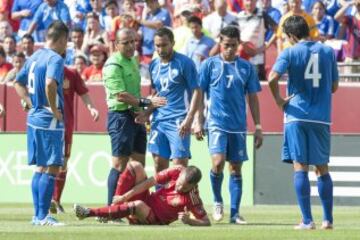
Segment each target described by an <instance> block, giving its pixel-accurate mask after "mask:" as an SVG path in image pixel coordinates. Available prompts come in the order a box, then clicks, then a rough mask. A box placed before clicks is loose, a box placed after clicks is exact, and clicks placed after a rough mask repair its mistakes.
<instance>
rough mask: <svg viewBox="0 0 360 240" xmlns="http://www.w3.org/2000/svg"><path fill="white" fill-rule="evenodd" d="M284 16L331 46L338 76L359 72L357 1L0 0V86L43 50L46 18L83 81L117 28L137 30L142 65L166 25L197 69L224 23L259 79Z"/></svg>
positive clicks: (280, 39) (93, 78)
mask: <svg viewBox="0 0 360 240" xmlns="http://www.w3.org/2000/svg"><path fill="white" fill-rule="evenodd" d="M292 15H301V16H303V17H304V18H305V19H306V21H307V23H308V24H309V27H310V28H311V38H312V39H313V40H319V41H322V42H324V43H325V44H329V45H330V46H332V47H333V48H334V49H335V50H336V53H337V58H338V61H344V62H345V63H352V64H349V65H350V66H348V67H346V68H345V69H344V72H345V73H349V74H350V75H351V74H359V73H360V67H359V65H356V64H353V63H354V62H360V0H303V1H302V0H145V1H141V0H140V1H138V0H31V1H29V0H0V45H1V47H0V83H6V82H11V81H13V80H14V78H15V75H16V73H17V72H18V71H19V69H21V67H22V65H23V64H24V62H25V61H26V59H27V58H28V57H29V56H31V54H32V53H33V52H34V51H35V49H37V48H39V47H43V42H44V36H45V30H46V29H47V27H48V26H49V25H50V24H51V23H52V22H53V21H54V20H62V21H63V22H65V23H66V24H67V25H68V26H69V27H70V29H71V35H70V39H69V44H68V49H67V52H66V56H65V63H66V65H68V66H71V67H73V68H75V69H76V70H77V71H78V72H79V73H80V75H81V76H82V77H83V79H84V81H86V82H101V81H102V67H103V65H104V63H105V61H106V59H107V57H108V56H109V55H110V54H111V53H112V52H113V51H114V41H115V34H116V31H117V30H118V29H120V28H123V27H127V28H133V29H135V30H136V32H137V33H138V35H137V56H138V59H139V63H141V64H142V66H144V67H145V68H146V66H147V65H148V64H149V63H150V61H151V60H152V59H153V58H154V57H155V56H154V55H156V53H154V52H155V49H154V42H153V38H154V34H155V31H156V29H158V28H160V27H162V26H168V27H170V28H172V29H173V32H174V35H175V46H174V49H175V50H176V51H178V52H181V53H183V54H186V55H187V56H189V57H190V58H191V59H193V61H194V62H195V64H196V66H197V68H199V66H200V64H201V62H202V61H203V60H204V59H206V58H207V57H209V56H213V55H215V54H217V53H218V52H219V44H218V39H219V32H220V29H221V28H223V27H225V26H227V25H231V24H232V25H237V26H238V27H239V29H240V31H241V41H242V44H241V47H240V48H239V55H240V56H241V57H243V58H245V59H247V60H249V61H250V62H251V63H252V64H254V66H255V67H256V69H257V71H258V75H259V78H260V79H261V80H266V69H265V64H266V63H265V55H266V54H267V50H268V49H269V48H270V47H271V46H276V47H277V52H278V53H279V52H280V51H282V50H283V49H284V48H286V47H289V43H288V42H287V41H286V37H285V36H284V34H283V33H282V23H283V22H284V20H285V19H287V18H288V17H289V16H292ZM144 72H146V71H143V73H144ZM145 76H146V74H145V73H144V77H145ZM347 79H348V81H360V77H352V78H347Z"/></svg>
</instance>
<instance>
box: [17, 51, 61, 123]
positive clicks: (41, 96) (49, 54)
mask: <svg viewBox="0 0 360 240" xmlns="http://www.w3.org/2000/svg"><path fill="white" fill-rule="evenodd" d="M48 78H49V79H53V80H55V81H56V83H57V95H56V105H57V107H58V109H59V110H60V111H61V112H64V111H63V109H64V97H63V90H62V85H63V80H64V60H63V58H62V57H61V56H60V55H59V54H58V53H56V52H55V51H53V50H51V49H48V48H42V49H39V50H38V51H36V52H35V53H34V54H33V55H32V56H31V57H30V58H29V59H28V60H27V61H26V63H25V65H24V66H23V68H22V69H21V70H20V72H19V73H18V74H17V75H16V81H17V82H19V83H21V84H22V85H24V86H27V89H28V92H29V96H30V98H31V102H32V105H33V108H32V109H31V110H30V111H29V113H28V125H32V126H36V127H41V128H62V127H63V126H62V125H63V124H62V123H59V122H56V121H54V119H53V115H52V112H51V111H50V108H49V103H48V100H47V96H46V92H45V87H46V79H48Z"/></svg>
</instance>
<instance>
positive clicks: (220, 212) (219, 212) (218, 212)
mask: <svg viewBox="0 0 360 240" xmlns="http://www.w3.org/2000/svg"><path fill="white" fill-rule="evenodd" d="M212 217H213V219H214V221H216V222H219V221H221V220H222V219H223V218H224V205H223V204H222V203H215V205H214V212H213V215H212Z"/></svg>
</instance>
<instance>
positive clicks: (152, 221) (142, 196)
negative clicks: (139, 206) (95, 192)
mask: <svg viewBox="0 0 360 240" xmlns="http://www.w3.org/2000/svg"><path fill="white" fill-rule="evenodd" d="M135 185H136V177H135V176H134V175H133V174H132V173H131V170H130V169H129V168H128V167H127V168H126V169H125V171H124V172H123V173H122V174H121V176H120V178H119V185H118V186H117V189H116V193H115V195H123V194H125V193H127V192H128V191H130V190H131V189H132V188H133V187H134V186H135ZM149 197H150V191H149V190H146V191H144V192H142V193H139V194H137V195H135V196H133V197H132V198H130V199H129V200H128V201H127V202H128V203H129V204H131V203H130V202H133V201H136V200H140V201H143V202H144V203H146V204H147V201H148V199H149ZM127 219H128V220H129V223H130V224H137V225H159V224H160V221H158V219H157V218H156V216H155V214H154V212H153V210H150V212H149V215H148V216H147V217H146V221H145V222H144V221H141V220H140V219H138V218H137V217H136V216H134V215H130V216H128V217H127Z"/></svg>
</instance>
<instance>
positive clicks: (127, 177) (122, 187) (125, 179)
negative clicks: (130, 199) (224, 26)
mask: <svg viewBox="0 0 360 240" xmlns="http://www.w3.org/2000/svg"><path fill="white" fill-rule="evenodd" d="M135 183H136V176H135V174H133V173H132V172H131V170H130V169H129V167H127V168H126V169H125V171H124V172H123V173H122V174H121V175H120V177H119V180H118V183H117V186H116V190H115V195H123V194H124V193H127V192H128V191H130V190H131V189H132V188H133V187H134V186H135Z"/></svg>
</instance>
